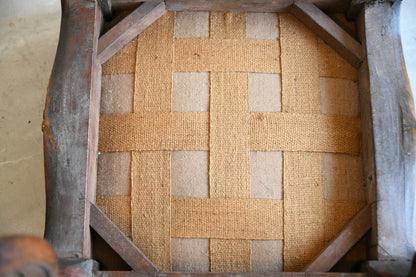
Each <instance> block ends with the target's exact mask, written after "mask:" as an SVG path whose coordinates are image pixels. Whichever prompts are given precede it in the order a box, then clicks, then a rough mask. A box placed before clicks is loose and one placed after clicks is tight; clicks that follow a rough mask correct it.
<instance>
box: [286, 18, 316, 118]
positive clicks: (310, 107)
mask: <svg viewBox="0 0 416 277" xmlns="http://www.w3.org/2000/svg"><path fill="white" fill-rule="evenodd" d="M279 22H280V43H281V47H282V56H281V60H282V111H283V112H288V113H303V114H305V113H320V96H319V68H318V45H317V38H316V35H315V34H314V33H313V32H312V31H311V30H309V29H308V28H307V27H306V26H305V25H303V24H302V23H300V22H299V21H298V20H297V19H296V18H294V17H293V16H292V15H290V14H281V15H280V20H279Z"/></svg>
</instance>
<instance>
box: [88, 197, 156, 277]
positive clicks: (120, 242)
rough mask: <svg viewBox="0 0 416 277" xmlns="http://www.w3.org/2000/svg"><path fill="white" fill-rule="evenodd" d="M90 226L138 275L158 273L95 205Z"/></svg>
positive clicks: (92, 208)
mask: <svg viewBox="0 0 416 277" xmlns="http://www.w3.org/2000/svg"><path fill="white" fill-rule="evenodd" d="M90 224H91V227H92V228H93V229H94V230H95V231H96V232H97V233H98V234H99V235H100V236H101V237H102V238H103V239H104V240H105V241H106V242H107V243H108V245H110V246H111V247H112V248H113V249H114V251H116V252H117V254H119V255H120V257H121V258H122V259H124V261H125V262H126V263H127V264H128V265H129V266H130V267H131V268H132V269H133V270H134V271H136V272H138V273H150V272H156V271H158V269H157V268H156V266H155V265H153V264H152V262H151V261H149V259H148V258H147V257H146V256H145V255H144V254H143V253H142V252H141V251H140V250H139V249H138V248H137V247H136V246H135V245H134V244H133V242H132V241H131V240H130V239H128V238H127V237H126V236H125V235H124V234H123V233H122V232H121V231H120V229H119V228H118V227H117V226H116V225H115V224H114V223H113V222H112V221H111V220H110V219H109V218H108V217H107V216H106V215H105V214H104V213H103V212H102V211H101V210H100V209H99V208H98V207H97V206H95V205H94V204H92V205H91V220H90Z"/></svg>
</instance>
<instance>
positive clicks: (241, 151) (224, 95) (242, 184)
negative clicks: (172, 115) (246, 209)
mask: <svg viewBox="0 0 416 277" xmlns="http://www.w3.org/2000/svg"><path fill="white" fill-rule="evenodd" d="M211 14H212V13H211ZM218 15H220V17H221V14H218ZM222 15H223V17H222V18H218V17H216V16H215V15H211V18H210V19H211V28H210V38H211V40H210V41H213V38H214V37H220V38H227V39H231V38H235V39H244V38H246V24H245V15H244V21H243V20H241V19H240V20H239V19H238V17H234V16H233V15H231V14H222ZM237 30H240V31H241V30H244V31H243V32H241V33H240V34H238V32H237ZM219 41H223V42H228V41H229V40H219ZM244 42H245V41H244V40H241V42H240V43H241V44H239V45H243V43H244ZM217 46H219V44H218V43H217V45H216V47H217ZM234 46H236V45H234ZM243 46H244V48H242V49H238V48H230V49H226V50H232V51H235V50H239V52H231V53H227V55H224V52H225V51H222V52H221V51H220V52H219V54H220V55H219V56H218V57H217V62H220V63H222V62H223V60H224V59H225V58H226V57H233V58H232V59H231V60H229V61H226V63H223V64H224V65H227V66H230V65H231V69H229V70H230V71H241V69H242V68H241V66H243V65H245V66H246V64H245V63H241V64H239V63H236V61H243V62H244V54H246V53H244V52H243V51H247V50H248V51H250V50H253V49H254V47H253V46H251V45H243ZM245 47H247V48H245ZM275 48H276V49H274V50H273V49H268V50H269V51H270V52H265V53H261V52H259V53H261V54H263V55H264V54H265V55H270V54H271V55H272V56H273V54H275V55H277V56H276V61H277V63H278V59H279V58H278V53H277V52H278V51H277V49H279V48H278V45H275ZM211 50H214V49H211ZM222 50H224V49H222ZM259 50H261V49H259ZM214 51H215V50H214ZM240 51H241V52H242V53H243V55H242V56H241V57H239V56H238V55H240ZM211 53H217V52H211ZM230 54H231V55H230ZM247 54H249V53H247ZM250 54H253V53H250ZM205 55H209V54H208V53H207V54H205ZM211 55H212V54H211ZM236 57H237V58H236ZM249 57H251V58H254V57H255V56H245V59H246V61H247V60H250V58H249ZM264 58H265V57H262V56H261V57H260V60H259V61H260V63H259V66H258V65H256V66H255V67H250V68H252V69H257V68H259V69H263V67H262V66H264V65H265V61H267V59H266V60H264V61H262V60H261V59H264ZM255 60H256V61H257V57H255ZM272 61H273V60H272ZM277 63H276V64H277ZM234 66H235V67H234ZM246 68H248V67H246ZM264 68H266V67H264ZM213 69H214V70H215V69H216V67H214V68H213ZM213 69H211V70H213ZM217 69H218V68H217ZM224 69H227V67H225V68H224ZM233 69H234V70H233ZM217 71H219V70H217ZM243 71H244V70H243ZM249 71H255V70H249ZM249 116H250V113H249V97H248V73H231V72H227V73H214V72H211V75H210V171H209V172H210V175H209V178H210V197H211V198H250V163H249V159H250V156H249V143H250V140H249V135H250V134H249V127H250V126H249V124H250V123H249ZM234 211H236V210H234ZM224 224H225V225H222V226H227V222H224ZM215 225H216V224H215V223H214V226H215ZM210 261H211V264H210V265H211V271H214V272H215V271H219V272H229V271H231V272H232V271H251V242H250V241H245V240H218V239H214V238H213V239H210Z"/></svg>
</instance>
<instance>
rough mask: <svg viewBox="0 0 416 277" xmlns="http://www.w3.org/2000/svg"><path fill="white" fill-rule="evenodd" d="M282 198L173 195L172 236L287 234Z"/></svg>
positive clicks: (266, 237)
mask: <svg viewBox="0 0 416 277" xmlns="http://www.w3.org/2000/svg"><path fill="white" fill-rule="evenodd" d="M282 204H283V203H282V201H281V200H270V199H229V198H186V197H172V237H177V238H220V239H249V240H251V239H259V240H272V239H282V238H283V205H282Z"/></svg>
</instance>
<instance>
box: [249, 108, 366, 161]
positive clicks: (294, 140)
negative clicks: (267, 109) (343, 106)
mask: <svg viewBox="0 0 416 277" xmlns="http://www.w3.org/2000/svg"><path fill="white" fill-rule="evenodd" d="M250 119H251V120H250V125H251V129H250V149H251V150H256V151H273V150H274V151H279V150H283V151H308V152H338V153H350V154H359V152H360V141H359V137H360V120H359V119H358V118H351V117H343V116H328V115H321V114H316V115H312V114H311V115H309V114H302V115H301V114H288V113H269V114H268V113H252V114H251V116H250Z"/></svg>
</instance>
